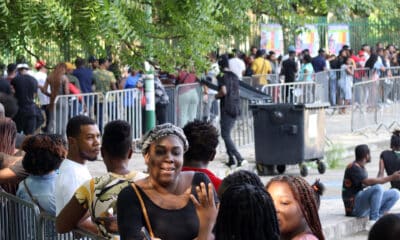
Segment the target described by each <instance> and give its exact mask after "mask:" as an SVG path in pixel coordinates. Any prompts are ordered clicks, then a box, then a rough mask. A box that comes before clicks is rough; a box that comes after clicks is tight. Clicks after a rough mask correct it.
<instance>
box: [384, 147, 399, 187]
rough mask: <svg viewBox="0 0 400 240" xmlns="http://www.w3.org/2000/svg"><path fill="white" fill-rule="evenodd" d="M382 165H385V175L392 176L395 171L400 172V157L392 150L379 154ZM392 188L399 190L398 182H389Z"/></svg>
mask: <svg viewBox="0 0 400 240" xmlns="http://www.w3.org/2000/svg"><path fill="white" fill-rule="evenodd" d="M380 158H381V159H382V160H383V163H384V164H385V170H386V174H387V175H388V176H389V175H392V174H393V173H394V172H395V171H398V170H400V157H399V156H397V155H396V153H395V152H394V151H392V150H386V151H383V152H382V153H381V157H380ZM390 184H391V185H392V187H393V188H397V189H400V181H391V182H390Z"/></svg>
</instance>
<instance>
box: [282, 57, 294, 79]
mask: <svg viewBox="0 0 400 240" xmlns="http://www.w3.org/2000/svg"><path fill="white" fill-rule="evenodd" d="M296 72H297V64H296V62H295V61H294V60H293V59H291V58H289V59H286V60H285V61H283V62H282V74H283V75H284V76H285V83H290V82H294V81H295V76H296Z"/></svg>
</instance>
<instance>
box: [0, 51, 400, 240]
mask: <svg viewBox="0 0 400 240" xmlns="http://www.w3.org/2000/svg"><path fill="white" fill-rule="evenodd" d="M382 51H383V50H381V47H379V46H377V50H376V52H374V51H371V49H370V48H369V46H367V45H365V46H363V50H362V51H360V52H359V54H358V55H359V57H357V58H356V57H354V55H352V50H351V49H349V48H348V47H346V46H344V47H343V49H342V51H341V52H340V54H339V56H338V57H337V58H335V59H333V57H332V56H326V54H325V51H324V49H320V51H319V55H318V56H317V57H315V58H311V56H310V55H309V53H308V54H307V51H303V52H302V53H300V54H299V55H297V54H296V51H295V49H294V48H293V47H289V49H288V52H289V55H288V56H283V57H282V58H279V57H276V56H275V53H273V52H269V54H268V56H265V51H264V50H260V49H255V48H253V49H252V54H251V55H250V56H249V57H243V55H242V54H241V53H240V52H238V51H234V53H233V54H232V55H231V56H229V55H228V54H224V55H221V56H219V58H218V59H217V58H216V56H214V55H210V57H209V59H210V61H211V63H212V65H211V68H210V71H209V72H207V73H206V75H205V76H203V77H204V79H205V81H210V82H215V83H216V85H217V89H218V90H217V91H216V93H215V97H216V99H219V100H220V113H219V114H220V124H221V129H220V131H221V132H220V134H221V137H222V139H223V140H224V143H225V146H226V153H227V155H228V161H227V162H226V165H227V166H228V167H231V166H233V165H237V166H242V165H243V164H245V163H246V160H245V159H244V157H243V156H242V154H241V153H240V151H239V150H238V149H237V147H236V146H235V144H234V142H233V141H232V138H231V131H232V128H233V126H234V123H235V121H236V118H237V117H238V116H239V115H240V107H239V100H240V97H239V81H240V80H241V79H243V76H245V75H246V74H249V75H252V76H257V75H259V77H257V81H258V82H259V84H262V85H263V84H268V83H272V82H270V79H268V78H267V77H265V76H264V75H263V74H269V73H278V74H282V75H283V76H284V77H285V78H284V79H285V82H290V81H312V80H313V79H312V77H310V76H312V75H311V74H312V73H313V72H318V71H324V70H326V69H329V68H335V67H338V66H339V68H340V69H342V70H343V71H344V72H345V73H346V75H349V76H354V74H355V73H354V71H353V70H354V69H355V68H356V67H360V66H366V67H369V68H370V69H375V70H376V71H375V72H374V74H378V75H379V74H390V73H389V72H387V71H385V69H386V67H388V66H389V65H388V64H390V62H386V61H387V59H386V58H384V57H381V56H380V53H381V52H382ZM385 51H386V50H385ZM385 51H383V52H385ZM386 52H387V53H388V56H389V55H390V56H391V58H390V59H391V60H390V61H393V59H394V58H397V54H396V51H395V50H393V49H392V47H391V46H389V47H388V49H387V51H386ZM362 56H363V58H362ZM385 56H386V55H385ZM297 57H298V59H299V61H300V62H301V64H299V62H298V60H297ZM241 58H244V60H245V61H243V60H242V59H241ZM356 59H357V60H356ZM379 59H380V60H379ZM388 59H389V58H388ZM89 60H90V61H89V62H90V67H88V66H86V64H85V60H84V59H81V58H78V59H76V61H75V66H76V68H75V66H74V65H73V64H72V63H69V62H67V63H59V64H57V65H56V66H55V68H54V69H53V71H52V72H51V73H50V74H49V75H48V76H47V67H46V63H45V62H44V61H38V63H37V64H36V65H35V68H36V70H37V72H32V71H31V70H30V67H29V66H28V65H27V64H26V63H19V64H10V65H9V66H8V68H7V72H8V74H7V76H6V77H5V78H3V79H1V82H0V83H1V84H0V92H1V93H0V103H1V104H0V139H1V142H0V186H1V189H2V190H3V191H7V192H9V193H12V194H16V195H17V196H18V197H20V198H22V199H24V200H27V201H30V202H33V203H35V204H36V205H37V206H38V207H39V209H40V210H41V211H43V212H47V213H49V214H50V215H53V216H56V224H55V228H56V229H57V232H59V233H65V232H69V231H71V230H72V229H74V228H82V229H85V230H87V231H90V232H93V233H95V234H98V235H101V236H103V237H106V238H108V239H115V238H120V239H143V238H145V237H146V236H147V235H149V236H150V238H151V239H195V238H197V239H199V240H202V239H214V238H215V239H296V240H304V239H320V240H323V239H325V237H324V234H323V231H322V227H321V222H320V218H319V215H318V209H319V205H320V196H321V195H322V193H323V189H324V187H323V185H322V184H321V183H320V182H319V181H316V182H315V183H314V184H312V185H310V184H309V183H308V182H307V181H306V180H305V179H303V178H301V177H297V176H296V177H294V176H286V175H283V176H277V177H274V178H272V179H271V180H270V181H269V182H268V183H266V184H263V183H262V182H261V180H260V178H259V177H258V176H257V175H256V174H254V173H252V172H248V171H243V170H240V171H237V172H234V173H232V174H231V175H228V176H227V177H225V178H224V179H220V178H219V177H218V176H216V175H215V174H214V173H212V172H211V171H210V170H209V169H207V166H208V164H209V162H210V161H213V159H214V157H215V155H216V148H217V146H218V144H219V140H218V137H219V132H218V130H217V129H216V128H215V126H214V125H213V124H211V123H210V122H209V121H204V120H208V119H202V120H195V118H196V115H195V114H194V113H193V109H194V106H195V105H196V104H198V102H196V101H199V99H200V98H199V96H198V95H197V94H198V93H197V92H196V91H193V90H194V89H193V88H192V87H191V86H190V85H186V86H183V87H182V88H181V93H182V94H181V95H180V97H181V98H182V99H181V100H180V101H181V102H182V103H184V104H187V106H185V107H182V106H180V107H181V108H182V109H186V110H185V111H186V112H185V113H182V116H183V117H181V118H180V119H181V120H182V121H181V122H179V123H178V125H179V126H175V125H173V124H171V123H167V120H166V117H165V114H166V111H165V107H166V105H167V104H168V102H169V99H168V95H167V94H166V92H165V89H164V86H163V85H164V83H166V82H168V83H176V84H188V83H195V82H196V81H199V78H201V77H199V76H197V75H196V73H195V70H194V68H193V67H182V69H181V70H179V72H178V73H177V74H176V75H173V74H167V73H163V72H161V71H159V72H158V74H157V76H156V78H155V93H156V94H155V96H156V114H157V122H158V125H157V126H156V127H155V128H153V129H151V130H150V131H149V132H147V133H146V134H144V135H143V136H142V139H141V151H142V155H143V159H144V162H145V163H146V165H147V168H148V169H147V172H146V173H143V172H139V171H136V170H135V169H129V167H128V163H129V161H132V160H133V161H138V159H132V153H133V149H132V126H130V124H129V123H127V122H125V121H121V120H116V121H111V122H108V123H107V124H106V125H105V126H104V129H103V126H100V125H99V124H101V123H102V122H103V121H100V123H99V124H98V123H97V122H96V121H95V120H93V119H91V118H89V117H88V116H85V115H77V116H74V117H72V118H70V119H69V120H68V118H69V116H64V118H63V119H64V121H65V123H64V125H65V127H63V135H64V134H65V136H66V140H65V139H64V137H63V136H62V135H56V134H51V132H52V129H53V128H54V125H53V124H52V116H53V114H52V113H53V112H54V111H56V112H57V111H60V109H61V108H63V107H64V105H63V103H62V102H59V103H58V104H57V103H56V101H55V99H56V97H57V96H58V95H65V94H70V93H72V94H75V93H88V92H92V91H99V92H103V93H104V92H107V91H110V90H115V89H124V88H134V87H138V88H142V87H143V81H144V79H143V77H142V74H143V73H142V72H141V71H140V70H134V69H132V68H130V69H128V72H127V74H126V76H125V77H122V78H118V77H116V75H115V74H114V73H113V72H111V71H110V70H107V69H110V61H109V59H107V58H101V59H98V60H97V59H96V58H94V57H91V58H90V59H89ZM242 61H243V64H242ZM364 62H365V64H364ZM384 62H386V63H384ZM335 64H336V65H335ZM357 64H363V65H357ZM349 79H350V77H349ZM346 81H347V80H346ZM206 86H207V85H204V86H203V90H204V92H205V93H207V91H211V89H208V87H206ZM349 86H351V84H349V83H343V82H342V83H341V79H339V87H340V88H341V93H342V95H343V96H344V97H343V100H344V102H343V103H346V100H349V99H348V96H347V95H346V94H349V91H348V87H349ZM4 89H5V90H4ZM350 92H351V91H350ZM350 99H351V98H350ZM202 100H203V99H202ZM41 108H42V109H41ZM100 108H101V106H100ZM42 111H43V113H42ZM82 111H84V109H82ZM43 115H45V117H44V118H43ZM42 126H43V128H42V129H41V127H42ZM101 129H103V131H100V130H101ZM38 130H39V131H41V132H42V133H38ZM391 148H392V150H390V151H385V152H383V153H382V154H381V159H380V162H379V166H380V170H379V174H378V176H377V178H369V177H368V174H367V172H366V169H365V165H366V164H367V163H369V162H370V160H371V156H370V151H369V148H368V146H366V145H359V146H357V147H356V148H355V161H354V162H353V163H351V164H349V165H348V166H347V168H346V170H345V174H344V179H343V192H342V197H343V202H344V206H345V208H344V209H345V213H346V215H347V216H354V217H366V216H368V217H369V220H370V221H369V223H368V226H369V227H371V226H372V225H374V224H375V222H376V221H378V222H377V223H376V225H374V227H373V228H372V230H371V235H373V234H374V232H378V233H379V226H380V225H382V224H380V225H379V224H378V223H379V222H380V221H381V219H382V221H395V220H396V217H393V218H389V217H383V215H385V214H386V213H387V212H388V211H389V210H390V209H391V208H392V206H393V205H394V204H395V203H396V202H397V200H398V199H399V197H400V193H399V191H398V189H397V188H398V181H399V180H400V166H398V164H397V161H398V159H399V149H400V131H395V132H394V133H393V136H392V139H391ZM99 156H101V158H102V159H103V161H104V164H105V166H106V169H107V173H105V174H104V175H102V176H100V177H95V178H92V176H91V174H90V172H89V170H88V168H87V165H86V163H87V161H95V160H97V158H98V157H99ZM384 171H386V174H387V175H388V176H386V177H384ZM386 182H391V184H392V187H393V188H392V189H390V190H384V189H383V187H382V185H381V184H383V183H386ZM367 186H368V187H367ZM171 222H172V223H174V224H172V225H171ZM383 225H384V224H383ZM171 226H173V227H171ZM375 235H376V233H375ZM371 239H374V238H373V236H371Z"/></svg>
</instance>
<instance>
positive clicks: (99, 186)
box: [75, 171, 147, 239]
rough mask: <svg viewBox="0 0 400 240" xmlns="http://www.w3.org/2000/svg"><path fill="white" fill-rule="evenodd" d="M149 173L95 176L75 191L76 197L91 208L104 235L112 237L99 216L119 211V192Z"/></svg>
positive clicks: (91, 213)
mask: <svg viewBox="0 0 400 240" xmlns="http://www.w3.org/2000/svg"><path fill="white" fill-rule="evenodd" d="M146 176H147V175H146V174H144V173H141V172H137V171H132V172H130V173H128V174H126V175H118V174H115V173H111V172H110V173H108V174H107V175H104V176H100V177H95V178H92V179H91V180H89V181H87V182H85V183H84V184H83V185H82V186H80V187H79V188H78V189H77V190H76V191H75V198H76V199H77V200H78V202H79V203H80V204H81V205H82V206H83V207H84V208H85V209H88V210H89V213H90V216H91V218H92V221H93V223H95V224H96V225H97V228H98V230H99V231H100V232H101V234H102V235H103V236H104V237H108V238H110V239H112V238H113V236H115V234H111V233H109V232H108V231H107V229H106V227H105V226H104V222H103V221H99V220H98V218H104V217H109V216H110V215H115V214H116V213H117V207H116V204H117V198H118V194H119V192H120V191H121V190H122V189H123V188H125V187H126V186H128V185H129V184H130V182H133V181H136V180H139V179H142V178H144V177H146Z"/></svg>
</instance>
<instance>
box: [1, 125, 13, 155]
mask: <svg viewBox="0 0 400 240" xmlns="http://www.w3.org/2000/svg"><path fill="white" fill-rule="evenodd" d="M16 138H17V126H16V125H15V122H14V121H13V120H12V119H11V118H0V139H1V141H0V152H4V153H6V154H9V155H13V154H14V151H15V141H16Z"/></svg>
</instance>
